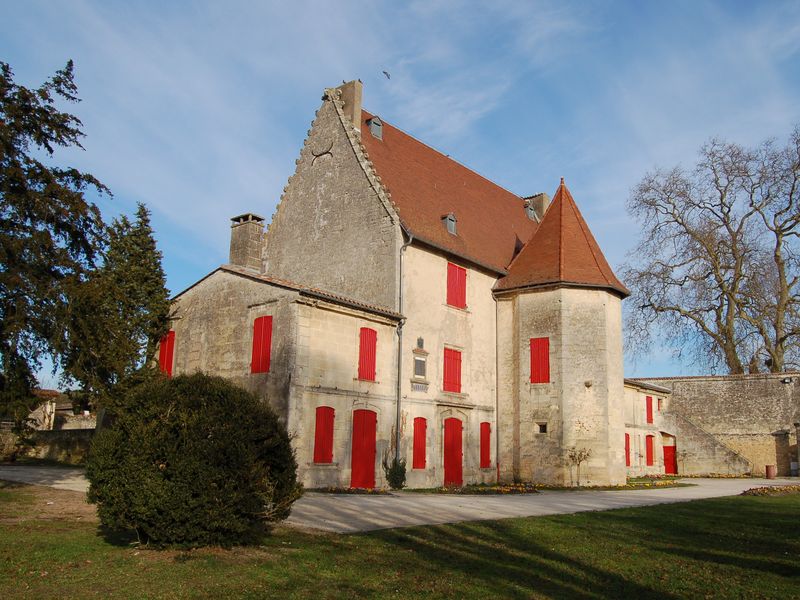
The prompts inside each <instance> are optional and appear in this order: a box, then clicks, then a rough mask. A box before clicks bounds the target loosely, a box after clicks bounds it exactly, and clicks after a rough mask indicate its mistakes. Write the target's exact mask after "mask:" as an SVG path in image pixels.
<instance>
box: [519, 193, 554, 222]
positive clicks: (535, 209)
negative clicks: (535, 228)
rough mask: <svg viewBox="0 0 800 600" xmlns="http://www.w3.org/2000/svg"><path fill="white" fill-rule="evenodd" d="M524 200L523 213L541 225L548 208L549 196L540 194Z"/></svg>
mask: <svg viewBox="0 0 800 600" xmlns="http://www.w3.org/2000/svg"><path fill="white" fill-rule="evenodd" d="M524 200H525V212H526V213H528V217H529V218H530V219H531V220H532V221H536V222H537V223H541V222H542V219H543V218H544V213H546V212H547V207H548V206H550V196H548V195H547V194H545V193H544V192H541V193H539V194H534V195H533V196H526V197H525V198H524Z"/></svg>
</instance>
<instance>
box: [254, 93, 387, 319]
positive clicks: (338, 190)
mask: <svg viewBox="0 0 800 600" xmlns="http://www.w3.org/2000/svg"><path fill="white" fill-rule="evenodd" d="M346 123H347V122H346ZM348 127H349V123H348ZM353 135H355V134H354V133H353V132H352V131H347V130H345V125H344V124H343V122H342V117H341V115H340V114H339V112H338V111H337V106H335V105H334V102H333V101H332V100H329V99H328V100H325V102H324V103H323V105H322V107H321V108H320V109H319V111H317V115H316V119H315V120H314V123H313V124H312V127H311V130H310V132H309V135H308V137H307V138H306V141H305V144H304V145H303V149H302V151H301V152H300V158H299V159H298V161H297V169H296V171H295V173H294V175H292V177H291V178H290V179H289V183H288V185H287V186H286V188H285V192H284V195H283V197H282V199H281V202H280V204H279V205H278V209H277V211H276V213H275V215H274V216H273V219H272V223H271V224H270V225H269V228H268V231H267V234H266V238H265V239H266V241H265V247H264V265H263V270H264V272H265V273H267V274H268V275H271V276H274V277H278V278H283V279H288V280H291V281H298V282H301V283H302V284H303V285H308V286H311V287H317V288H320V289H324V290H327V291H331V292H336V293H339V294H342V295H344V296H347V297H350V298H354V299H357V300H361V301H364V302H367V303H369V304H373V305H377V306H382V307H386V308H390V309H396V308H397V306H396V304H397V263H398V250H399V246H400V244H401V243H402V240H401V237H402V236H401V233H400V226H399V224H398V223H397V222H396V217H395V215H393V214H390V211H388V210H387V207H386V206H385V204H384V203H383V202H382V200H381V198H379V197H378V194H377V192H376V191H375V189H374V187H373V185H372V183H371V182H370V180H369V179H368V177H367V175H366V173H365V171H364V168H365V167H364V166H363V165H362V163H361V162H359V158H358V157H357V155H356V151H355V150H354V148H353V143H352V142H351V140H350V139H349V137H348V136H353Z"/></svg>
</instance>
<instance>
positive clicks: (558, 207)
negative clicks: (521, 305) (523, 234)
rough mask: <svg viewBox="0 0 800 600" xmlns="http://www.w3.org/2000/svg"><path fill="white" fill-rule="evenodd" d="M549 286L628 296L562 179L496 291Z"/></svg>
mask: <svg viewBox="0 0 800 600" xmlns="http://www.w3.org/2000/svg"><path fill="white" fill-rule="evenodd" d="M552 284H565V285H570V284H571V285H576V286H582V287H598V288H605V289H609V290H612V291H614V292H616V293H618V294H620V295H622V296H623V297H625V296H628V295H629V294H630V292H629V291H628V289H627V288H626V287H625V286H624V285H622V282H621V281H620V280H619V279H617V277H616V275H614V272H613V271H612V270H611V267H610V266H609V264H608V261H606V259H605V257H604V256H603V253H602V252H601V251H600V246H598V245H597V242H596V241H595V239H594V236H593V235H592V232H591V231H589V226H588V225H587V224H586V221H584V219H583V216H582V215H581V212H580V211H579V210H578V206H577V205H576V204H575V200H574V199H573V198H572V194H570V192H569V190H568V189H567V186H566V185H565V184H564V179H563V178H562V179H561V185H559V187H558V190H557V191H556V193H555V196H554V197H553V202H552V203H551V204H550V206H549V208H548V209H547V212H546V213H545V215H544V218H543V219H542V222H541V224H540V225H539V228H538V229H537V230H536V232H535V233H534V234H533V237H531V239H530V240H529V241H528V243H527V244H525V246H524V247H523V248H522V250H521V251H520V253H519V254H518V255H517V257H516V258H515V259H514V260H513V262H512V263H511V264H510V265H509V267H508V275H506V276H505V277H503V278H502V279H500V280H499V281H498V282H497V284H496V286H495V290H498V291H500V290H512V289H517V288H522V287H534V286H540V285H552Z"/></svg>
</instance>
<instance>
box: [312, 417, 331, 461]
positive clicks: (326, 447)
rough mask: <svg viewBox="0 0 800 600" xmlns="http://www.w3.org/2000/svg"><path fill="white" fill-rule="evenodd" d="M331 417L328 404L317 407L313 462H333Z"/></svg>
mask: <svg viewBox="0 0 800 600" xmlns="http://www.w3.org/2000/svg"><path fill="white" fill-rule="evenodd" d="M333 417H334V410H333V409H332V408H331V407H330V406H318V407H317V423H316V430H315V431H314V462H315V463H331V462H333Z"/></svg>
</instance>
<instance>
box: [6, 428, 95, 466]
mask: <svg viewBox="0 0 800 600" xmlns="http://www.w3.org/2000/svg"><path fill="white" fill-rule="evenodd" d="M93 436H94V429H64V430H52V431H35V432H34V433H33V435H32V439H33V443H34V445H33V446H32V447H31V448H28V449H27V450H26V451H25V456H30V457H32V458H44V459H48V460H54V461H58V462H61V463H64V464H70V465H79V464H83V463H84V462H85V461H86V456H87V454H88V453H89V448H90V446H91V444H92V437H93ZM16 440H17V438H16V436H15V435H14V434H13V433H11V432H6V431H2V432H0V460H8V459H9V458H10V457H11V455H12V454H13V452H14V449H15V443H16Z"/></svg>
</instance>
